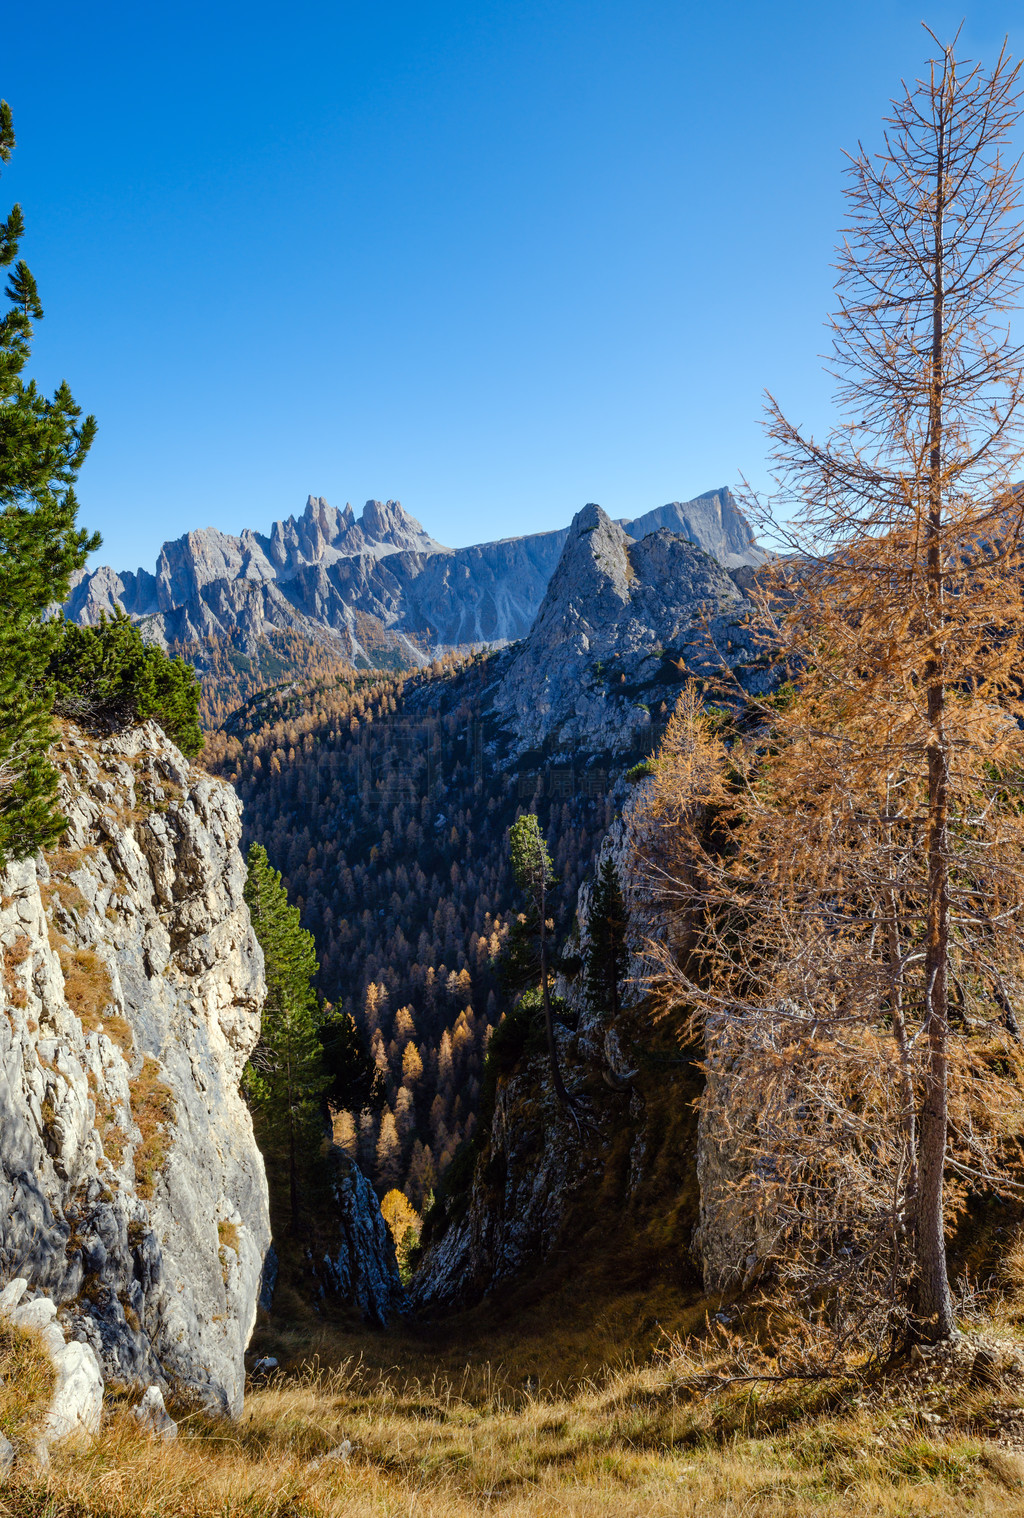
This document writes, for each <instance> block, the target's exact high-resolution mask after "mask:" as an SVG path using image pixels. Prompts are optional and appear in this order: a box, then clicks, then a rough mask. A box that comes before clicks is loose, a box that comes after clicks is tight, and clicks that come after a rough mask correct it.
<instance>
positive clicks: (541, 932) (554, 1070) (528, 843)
mask: <svg viewBox="0 0 1024 1518" xmlns="http://www.w3.org/2000/svg"><path fill="white" fill-rule="evenodd" d="M508 840H509V849H510V852H511V857H512V873H513V875H514V876H515V879H516V885H517V886H518V887H519V889H520V890H521V891H522V892H523V893H524V895H525V896H526V899H527V903H528V906H529V912H528V913H527V914H526V922H527V923H528V924H531V925H533V926H534V930H535V931H536V934H537V960H538V964H537V968H538V972H539V976H540V994H541V1001H542V1003H543V1007H544V1031H545V1033H546V1034H547V1041H548V1058H549V1059H550V1061H551V1080H552V1083H553V1085H554V1088H555V1092H556V1094H557V1096H558V1099H559V1101H560V1102H563V1103H564V1104H565V1105H566V1106H568V1105H569V1095H568V1092H567V1091H566V1089H565V1084H564V1082H563V1080H562V1071H561V1068H560V1066H559V1063H558V1045H557V1043H556V1042H555V1028H554V1020H553V1017H552V1012H551V987H550V985H549V983H548V891H549V890H550V889H551V887H552V886H553V885H554V884H555V869H554V864H553V862H552V859H551V855H550V854H549V853H548V846H547V844H546V843H545V842H544V835H543V833H542V832H541V830H540V823H539V822H538V821H537V816H536V813H534V812H524V814H523V815H522V817H520V818H519V819H518V820H517V821H516V822H514V823H513V824H512V826H511V827H510V828H509V830H508Z"/></svg>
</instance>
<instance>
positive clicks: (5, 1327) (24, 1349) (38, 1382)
mask: <svg viewBox="0 0 1024 1518" xmlns="http://www.w3.org/2000/svg"><path fill="white" fill-rule="evenodd" d="M54 1380H55V1372H54V1369H53V1366H52V1364H51V1363H50V1357H49V1355H48V1354H47V1353H46V1350H45V1349H44V1348H43V1345H42V1341H41V1340H40V1338H39V1335H38V1334H35V1333H30V1332H27V1331H26V1330H25V1329H21V1328H14V1327H12V1325H11V1324H10V1323H8V1322H6V1321H4V1320H3V1319H0V1433H2V1434H3V1435H4V1437H5V1438H7V1439H9V1440H10V1441H11V1443H12V1444H13V1445H15V1446H16V1447H17V1446H18V1445H19V1444H21V1443H23V1442H25V1441H27V1440H29V1439H31V1437H32V1435H33V1434H34V1433H35V1431H36V1426H37V1424H38V1422H39V1420H40V1418H41V1417H42V1415H43V1414H44V1413H45V1412H46V1410H47V1408H48V1407H49V1405H50V1399H51V1397H52V1396H53V1385H54ZM2 1511H3V1508H2V1505H0V1512H2Z"/></svg>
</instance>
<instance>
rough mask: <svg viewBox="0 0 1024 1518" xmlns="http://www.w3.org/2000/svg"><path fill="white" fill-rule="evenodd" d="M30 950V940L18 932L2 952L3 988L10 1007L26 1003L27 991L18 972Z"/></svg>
mask: <svg viewBox="0 0 1024 1518" xmlns="http://www.w3.org/2000/svg"><path fill="white" fill-rule="evenodd" d="M31 950H32V940H31V939H30V938H29V936H28V934H27V933H23V934H20V935H19V936H18V937H17V938H16V939H15V940H14V942H13V943H12V944H9V945H8V947H7V948H6V949H5V950H4V952H3V977H4V990H5V991H6V992H7V999H8V1001H9V1002H10V1004H11V1006H12V1007H25V1006H27V1005H28V992H27V990H26V989H25V986H24V984H23V981H22V976H21V975H20V974H19V973H18V972H19V971H20V969H21V966H22V965H23V964H24V963H25V961H26V960H27V959H28V957H29V954H30V953H31Z"/></svg>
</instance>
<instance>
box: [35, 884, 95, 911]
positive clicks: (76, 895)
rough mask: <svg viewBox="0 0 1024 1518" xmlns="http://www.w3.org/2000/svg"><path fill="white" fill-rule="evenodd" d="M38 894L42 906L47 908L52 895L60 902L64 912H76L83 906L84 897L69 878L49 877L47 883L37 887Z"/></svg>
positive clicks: (52, 897)
mask: <svg viewBox="0 0 1024 1518" xmlns="http://www.w3.org/2000/svg"><path fill="white" fill-rule="evenodd" d="M39 895H40V896H41V898H42V902H43V906H44V907H45V908H46V909H47V910H49V908H50V904H51V902H52V901H53V899H54V897H56V898H57V900H58V901H59V902H60V904H61V906H62V907H63V908H64V910H65V912H68V913H73V914H77V913H79V912H80V911H81V910H82V908H83V907H84V906H85V904H86V902H85V897H84V896H83V895H82V893H81V891H80V890H79V889H78V887H77V886H76V885H74V884H73V883H72V882H71V881H70V880H60V879H58V878H57V877H56V876H54V877H53V878H51V880H50V882H49V884H48V885H41V886H40V887H39Z"/></svg>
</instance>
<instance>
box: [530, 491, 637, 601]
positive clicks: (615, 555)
mask: <svg viewBox="0 0 1024 1518" xmlns="http://www.w3.org/2000/svg"><path fill="white" fill-rule="evenodd" d="M630 547H631V544H630V539H629V538H628V537H627V536H626V534H625V532H624V531H623V530H622V528H621V527H620V526H619V525H618V523H617V522H613V521H612V519H611V517H609V516H608V515H607V513H606V512H604V511H602V509H601V507H600V506H597V505H595V504H594V502H590V503H589V504H588V505H586V506H584V507H583V509H582V510H581V511H578V512H577V513H576V515H575V516H574V517H573V519H572V523H571V524H570V527H569V535H568V537H567V538H566V540H565V547H564V548H563V549H562V557H561V558H560V559H559V561H558V567H557V569H556V570H555V572H554V574H553V575H552V577H551V582H550V585H549V587H548V594H547V596H546V597H545V600H544V603H543V605H542V607H541V610H540V612H539V613H538V618H539V617H540V616H542V615H543V613H544V611H545V610H546V609H548V610H550V611H551V612H553V613H554V614H555V615H556V616H559V617H565V616H566V615H569V616H570V617H572V616H573V614H574V609H575V607H576V605H577V603H578V602H579V601H580V600H581V599H582V598H587V599H589V598H590V597H592V596H594V595H597V596H610V597H611V598H612V602H610V603H609V607H608V610H609V611H610V612H613V613H614V610H615V608H616V607H622V606H624V605H625V604H626V602H627V601H628V600H629V596H630V590H629V587H630V582H631V581H632V580H634V579H635V578H636V577H635V574H634V572H633V567H632V565H631V563H630V558H629V550H630ZM613 603H614V604H613Z"/></svg>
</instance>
